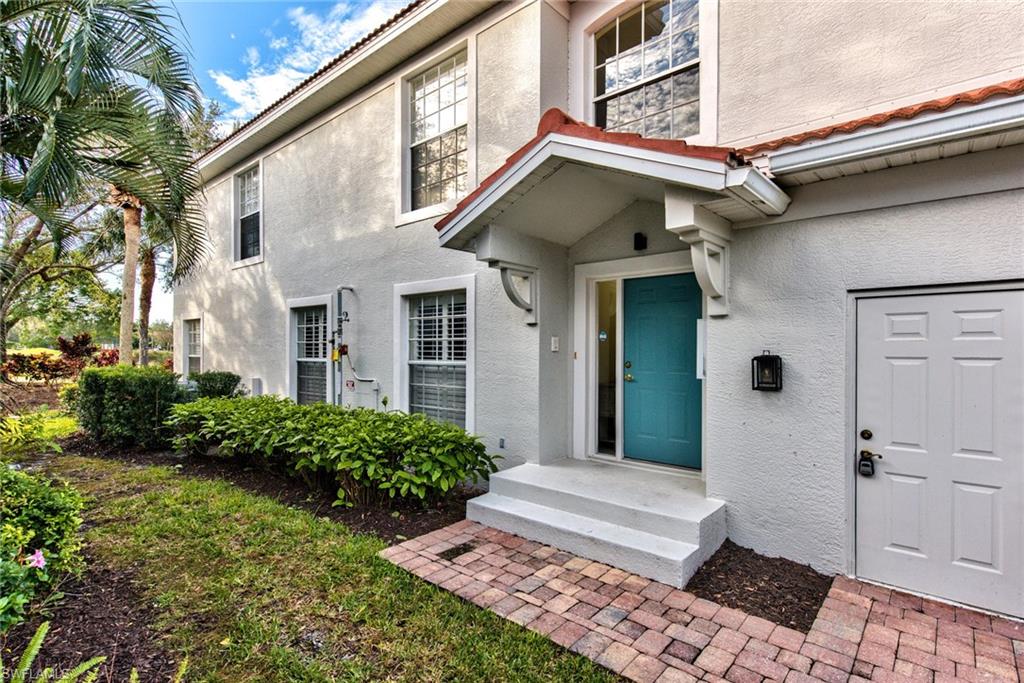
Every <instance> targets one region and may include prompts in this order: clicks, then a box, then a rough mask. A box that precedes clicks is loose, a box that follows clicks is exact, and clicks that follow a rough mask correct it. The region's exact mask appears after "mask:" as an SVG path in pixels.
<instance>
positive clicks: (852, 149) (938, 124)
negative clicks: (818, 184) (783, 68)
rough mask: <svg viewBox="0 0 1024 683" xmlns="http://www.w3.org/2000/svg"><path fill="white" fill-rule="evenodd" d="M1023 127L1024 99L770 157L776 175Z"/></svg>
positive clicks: (889, 126) (893, 125)
mask: <svg viewBox="0 0 1024 683" xmlns="http://www.w3.org/2000/svg"><path fill="white" fill-rule="evenodd" d="M1019 127H1024V95H1016V96H1013V97H1007V98H1003V99H999V100H993V101H991V102H985V103H982V104H979V105H974V106H970V107H962V108H959V109H951V110H949V111H944V112H940V113H938V114H934V115H930V116H921V117H918V118H915V119H911V120H909V121H901V122H898V123H890V124H886V125H884V126H881V127H879V128H871V129H869V130H864V131H861V132H857V133H851V134H850V135H844V136H840V137H834V138H829V139H826V140H821V141H819V142H813V143H809V144H804V145H802V146H799V147H793V148H791V149H783V150H781V151H776V152H770V153H769V154H768V158H769V163H770V168H771V171H772V173H773V174H775V175H776V176H779V175H785V174H789V173H798V172H800V171H809V170H812V169H816V168H821V167H824V166H834V165H836V164H840V163H845V162H849V161H856V160H858V159H867V158H870V157H877V156H883V155H886V154H894V153H897V152H904V151H907V150H910V149H916V148H919V147H925V146H928V145H935V144H939V143H943V142H949V141H951V140H959V139H964V138H969V137H975V136H978V135H986V134H991V133H997V132H999V131H1002V130H1009V129H1011V128H1019Z"/></svg>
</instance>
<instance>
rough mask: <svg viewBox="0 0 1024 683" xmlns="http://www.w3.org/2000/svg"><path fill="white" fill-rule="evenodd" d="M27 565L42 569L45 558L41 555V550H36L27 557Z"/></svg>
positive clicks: (44, 564)
mask: <svg viewBox="0 0 1024 683" xmlns="http://www.w3.org/2000/svg"><path fill="white" fill-rule="evenodd" d="M28 566H29V567H34V568H36V569H42V568H43V567H45V566H46V558H45V557H43V551H42V550H37V551H35V552H34V553H32V555H31V556H30V557H29V558H28Z"/></svg>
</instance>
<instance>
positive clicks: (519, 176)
mask: <svg viewBox="0 0 1024 683" xmlns="http://www.w3.org/2000/svg"><path fill="white" fill-rule="evenodd" d="M552 157H556V158H559V159H563V160H565V161H572V162H576V163H580V164H586V165H589V166H595V167H597V168H606V169H609V170H613V171H622V172H625V173H631V174H634V175H638V176H644V177H648V178H653V179H656V180H661V181H663V182H667V183H672V184H677V185H686V186H688V187H695V188H699V189H702V190H709V191H711V192H722V193H725V192H729V193H731V194H733V195H734V196H738V198H740V199H742V200H743V201H745V202H747V203H750V204H753V203H754V202H753V200H752V199H747V198H746V197H739V194H740V193H739V192H738V191H737V189H738V188H742V189H743V190H744V191H745V192H746V193H747V195H749V196H750V197H752V198H756V199H758V200H763V201H765V203H766V204H768V205H769V206H771V207H776V206H779V205H781V208H779V209H778V213H781V212H782V211H783V210H784V209H785V206H786V205H787V204H788V203H789V197H787V196H786V195H785V193H784V192H782V190H780V189H779V188H778V187H776V186H775V184H774V183H772V181H770V180H769V179H768V178H766V177H764V176H763V175H761V174H760V173H759V172H757V171H756V170H754V169H750V170H751V171H753V173H750V174H740V175H734V176H733V180H734V183H738V187H733V188H727V182H728V179H729V177H730V175H729V174H730V173H733V172H735V171H738V170H744V169H733V168H730V166H729V165H728V164H726V163H725V162H722V161H715V160H712V159H700V158H694V157H685V156H680V155H678V154H669V153H667V152H657V151H652V150H647V149H640V148H637V147H629V146H626V145H618V144H615V143H609V142H603V141H596V140H587V139H585V138H577V137H574V136H571V135H559V134H557V133H554V134H551V135H549V136H548V137H546V138H545V139H544V140H543V141H541V142H540V143H539V144H538V145H536V146H535V147H534V148H533V149H531V150H529V151H528V152H527V153H526V154H525V155H524V156H523V157H522V158H521V159H519V160H518V161H517V162H516V163H515V164H513V166H512V167H511V168H509V169H508V170H506V171H505V173H504V174H503V176H502V177H501V178H500V179H499V180H498V181H497V182H495V183H493V184H491V185H490V186H489V187H487V189H486V190H484V192H482V193H481V194H480V196H478V197H477V198H476V199H474V200H473V201H472V202H471V203H470V204H469V206H467V207H466V208H465V209H464V210H463V211H462V214H461V215H460V216H459V217H458V218H456V219H455V220H454V221H453V222H452V223H450V224H448V225H447V226H445V228H444V230H442V231H441V233H440V234H439V235H438V237H439V239H440V242H441V244H442V245H445V244H446V243H447V242H448V241H449V240H451V239H452V238H453V237H455V236H456V235H457V234H458V233H460V232H461V231H462V230H463V229H465V228H467V227H469V226H470V225H471V224H472V223H473V222H474V221H475V220H477V219H478V218H479V217H480V216H481V215H482V214H484V213H485V212H486V211H487V210H488V209H489V208H490V207H491V205H493V204H494V203H495V202H496V201H497V200H498V199H499V198H501V197H502V196H504V195H505V194H506V193H507V192H509V191H510V190H511V189H513V188H514V187H515V186H516V185H518V184H519V183H520V182H522V181H523V180H525V179H526V178H527V177H528V176H529V175H530V174H531V173H533V172H534V171H536V170H537V169H538V168H539V167H540V166H541V165H542V164H544V163H545V162H546V161H548V160H549V159H551V158H552ZM771 188H774V190H772V189H771ZM779 195H781V198H780V196H779ZM763 198H767V199H763ZM782 198H785V199H784V201H783V200H782ZM755 208H758V207H755ZM758 210H759V211H762V212H764V213H771V211H766V209H765V207H764V206H760V207H759V208H758Z"/></svg>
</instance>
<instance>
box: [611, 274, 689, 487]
mask: <svg viewBox="0 0 1024 683" xmlns="http://www.w3.org/2000/svg"><path fill="white" fill-rule="evenodd" d="M622 285H623V290H624V291H623V302H622V303H623V349H622V358H623V361H624V364H625V363H628V364H629V365H628V367H624V368H622V373H623V380H624V381H623V383H622V387H623V394H622V399H623V406H622V412H623V415H622V422H623V434H622V450H623V455H624V456H625V457H627V458H631V459H635V460H648V461H651V462H660V463H666V464H669V465H680V466H682V467H691V468H694V469H699V468H700V466H701V458H700V438H701V434H700V422H701V420H700V416H701V382H700V380H699V379H697V375H696V372H697V367H696V364H697V319H698V318H700V317H701V308H702V299H701V290H700V286H699V285H698V284H697V279H696V278H695V277H694V276H693V274H691V273H684V274H682V275H662V276H658V277H644V278H633V279H628V280H624V281H623V283H622Z"/></svg>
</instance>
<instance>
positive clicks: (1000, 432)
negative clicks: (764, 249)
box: [857, 290, 1024, 616]
mask: <svg viewBox="0 0 1024 683" xmlns="http://www.w3.org/2000/svg"><path fill="white" fill-rule="evenodd" d="M865 429H867V430H870V431H871V432H872V433H873V434H872V437H871V438H870V439H864V438H862V437H861V436H860V434H859V433H860V432H861V431H862V430H865ZM857 431H858V439H857V450H858V451H860V450H869V451H872V452H874V453H877V454H880V455H881V456H882V458H881V459H875V460H874V463H875V475H874V476H873V477H865V476H861V475H858V476H857V573H858V575H860V576H862V577H864V578H866V579H872V580H876V581H880V582H883V583H887V584H892V585H895V586H901V587H904V588H906V589H909V590H914V591H919V592H922V593H928V594H932V595H937V596H940V597H944V598H948V599H951V600H956V601H959V602H964V603H967V604H972V605H977V606H979V607H984V608H988V609H992V610H996V611H1000V612H1005V613H1009V614H1013V615H1017V616H1024V550H1022V547H1024V521H1022V520H1024V291H1020V290H1012V291H996V292H973V293H962V294H934V295H926V296H906V297H886V298H878V299H861V300H859V301H858V304H857Z"/></svg>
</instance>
